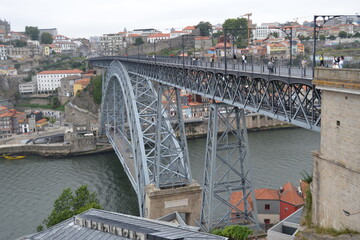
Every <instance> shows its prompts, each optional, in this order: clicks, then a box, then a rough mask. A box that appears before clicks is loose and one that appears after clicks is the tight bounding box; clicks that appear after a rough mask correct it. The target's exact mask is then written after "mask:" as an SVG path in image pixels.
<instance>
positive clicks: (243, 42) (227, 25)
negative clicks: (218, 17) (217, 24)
mask: <svg viewBox="0 0 360 240" xmlns="http://www.w3.org/2000/svg"><path fill="white" fill-rule="evenodd" d="M247 24H248V21H247V19H245V18H236V19H235V18H230V19H226V20H225V22H224V23H223V25H222V27H223V31H224V33H225V34H228V33H229V34H231V35H232V36H233V37H234V39H235V44H236V45H237V46H238V47H240V48H244V47H246V46H247V38H248V36H247V34H248V29H247V28H248V25H247Z"/></svg>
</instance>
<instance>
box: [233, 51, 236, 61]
mask: <svg viewBox="0 0 360 240" xmlns="http://www.w3.org/2000/svg"><path fill="white" fill-rule="evenodd" d="M233 60H234V63H236V54H235V53H234V55H233Z"/></svg>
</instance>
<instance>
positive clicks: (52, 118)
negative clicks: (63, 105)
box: [49, 117, 56, 126]
mask: <svg viewBox="0 0 360 240" xmlns="http://www.w3.org/2000/svg"><path fill="white" fill-rule="evenodd" d="M49 122H50V123H51V126H53V125H54V123H55V122H56V119H55V118H54V117H51V118H50V120H49Z"/></svg>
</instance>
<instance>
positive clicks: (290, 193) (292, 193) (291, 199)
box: [280, 182, 304, 206]
mask: <svg viewBox="0 0 360 240" xmlns="http://www.w3.org/2000/svg"><path fill="white" fill-rule="evenodd" d="M280 201H282V202H286V203H289V204H291V205H294V206H301V205H304V199H303V198H302V197H300V196H299V194H298V192H297V189H296V187H295V186H294V185H293V184H292V183H291V182H287V183H286V184H285V185H284V186H283V192H282V193H281V196H280Z"/></svg>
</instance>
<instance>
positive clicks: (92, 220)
mask: <svg viewBox="0 0 360 240" xmlns="http://www.w3.org/2000/svg"><path fill="white" fill-rule="evenodd" d="M87 224H89V225H87ZM94 224H96V225H97V227H99V226H101V228H103V229H104V230H102V231H99V230H97V229H92V228H91V226H94ZM120 228H122V229H124V230H128V231H133V232H135V233H136V235H137V236H141V235H147V238H146V239H149V238H151V239H163V240H171V239H174V240H175V239H183V240H187V239H188V240H190V239H192V240H193V239H209V240H217V239H218V240H225V239H226V238H225V237H220V236H215V235H212V234H208V233H203V232H197V231H195V230H193V229H190V228H187V227H186V226H181V227H179V226H178V224H177V225H174V224H170V223H167V222H163V221H159V220H151V219H146V218H141V217H135V216H130V215H125V214H121V213H115V212H109V211H104V210H97V209H90V210H88V211H86V212H84V213H81V214H79V215H76V216H75V217H74V218H70V219H68V220H65V221H63V222H61V223H59V224H57V225H55V226H53V227H51V228H49V229H46V230H45V231H42V232H40V233H36V234H34V235H31V236H28V237H24V239H25V240H40V239H77V240H85V239H90V238H91V239H93V240H98V239H114V240H117V239H120V240H128V239H129V238H125V237H122V236H120V235H119V234H116V233H114V232H116V231H115V230H116V229H120ZM105 229H107V230H108V231H109V232H106V230H105ZM111 232H113V233H111Z"/></svg>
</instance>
